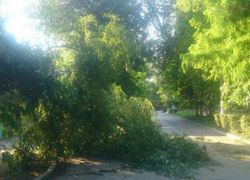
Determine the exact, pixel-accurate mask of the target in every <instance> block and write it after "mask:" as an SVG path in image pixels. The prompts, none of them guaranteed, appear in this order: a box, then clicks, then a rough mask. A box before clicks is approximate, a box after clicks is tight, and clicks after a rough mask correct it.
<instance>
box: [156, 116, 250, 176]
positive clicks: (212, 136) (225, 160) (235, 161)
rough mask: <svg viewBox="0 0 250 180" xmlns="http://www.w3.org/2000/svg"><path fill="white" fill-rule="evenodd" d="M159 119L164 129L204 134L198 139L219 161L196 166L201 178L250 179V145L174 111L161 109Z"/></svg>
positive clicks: (164, 130)
mask: <svg viewBox="0 0 250 180" xmlns="http://www.w3.org/2000/svg"><path fill="white" fill-rule="evenodd" d="M158 120H159V123H160V125H161V126H162V130H163V132H166V133H178V134H187V135H189V136H190V137H191V138H194V139H200V138H199V137H200V136H202V137H204V138H205V140H204V141H200V142H199V143H201V144H205V145H206V146H207V151H208V154H209V156H210V157H211V158H212V159H213V160H215V161H216V162H217V163H219V165H218V166H214V167H209V168H200V169H199V170H196V171H195V172H196V173H197V174H196V178H197V179H198V180H250V146H247V145H245V144H242V143H240V142H237V141H235V140H232V139H230V138H228V137H226V136H223V135H220V134H218V133H216V132H214V131H211V130H208V129H205V128H203V127H201V126H199V125H197V124H194V123H192V122H190V121H187V120H185V119H183V118H180V117H176V116H173V115H167V114H165V113H160V112H158ZM201 139H202V138H201Z"/></svg>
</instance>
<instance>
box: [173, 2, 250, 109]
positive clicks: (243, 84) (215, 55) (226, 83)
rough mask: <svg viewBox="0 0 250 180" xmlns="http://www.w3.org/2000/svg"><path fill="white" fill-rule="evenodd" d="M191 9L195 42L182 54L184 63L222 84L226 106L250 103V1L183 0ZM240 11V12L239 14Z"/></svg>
mask: <svg viewBox="0 0 250 180" xmlns="http://www.w3.org/2000/svg"><path fill="white" fill-rule="evenodd" d="M177 2H178V4H179V7H180V9H182V10H183V11H184V12H187V11H189V12H191V13H192V16H193V17H192V19H190V25H191V26H192V27H193V28H194V29H195V33H194V39H195V42H194V43H193V44H192V45H191V46H190V48H189V52H188V53H186V54H184V55H182V59H183V65H184V66H190V65H191V66H192V67H193V68H194V69H200V70H202V72H203V77H204V78H206V79H211V80H215V81H218V80H220V81H221V82H222V83H221V89H220V90H221V96H222V98H223V100H224V101H225V102H224V105H225V107H226V108H232V107H233V106H235V105H238V106H239V105H240V106H247V103H246V101H245V100H246V99H249V94H248V92H249V77H248V75H249V61H248V58H247V57H248V54H249V48H248V47H249V32H248V29H249V27H248V26H249V23H248V22H249V17H250V16H249V12H248V11H247V10H246V9H247V7H249V1H248V0H244V1H240V0H232V1H227V0H219V1H213V0H204V1H199V0H191V1H188V2H187V1H185V0H179V1H177ZM239 12H240V13H239Z"/></svg>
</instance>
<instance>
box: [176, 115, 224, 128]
mask: <svg viewBox="0 0 250 180" xmlns="http://www.w3.org/2000/svg"><path fill="white" fill-rule="evenodd" d="M175 115H176V116H179V117H183V118H185V119H188V120H190V121H194V122H197V123H200V124H202V125H204V126H208V127H212V128H217V129H221V128H219V127H218V126H217V125H216V123H215V120H214V117H213V116H208V117H200V116H196V114H195V112H193V111H187V112H178V113H176V114H175Z"/></svg>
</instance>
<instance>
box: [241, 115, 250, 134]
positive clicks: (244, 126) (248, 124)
mask: <svg viewBox="0 0 250 180" xmlns="http://www.w3.org/2000/svg"><path fill="white" fill-rule="evenodd" d="M240 127H241V130H242V134H243V135H244V136H245V137H247V138H250V116H247V115H243V116H242V117H241V119H240Z"/></svg>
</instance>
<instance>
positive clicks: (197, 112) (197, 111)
mask: <svg viewBox="0 0 250 180" xmlns="http://www.w3.org/2000/svg"><path fill="white" fill-rule="evenodd" d="M195 104H196V108H195V110H196V116H199V104H198V102H196V103H195Z"/></svg>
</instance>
